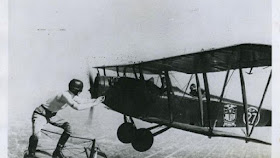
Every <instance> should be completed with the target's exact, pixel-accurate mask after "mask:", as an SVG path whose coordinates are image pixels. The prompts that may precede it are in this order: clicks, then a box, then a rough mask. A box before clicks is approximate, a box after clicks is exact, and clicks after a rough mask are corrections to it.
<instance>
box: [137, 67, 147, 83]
mask: <svg viewBox="0 0 280 158" xmlns="http://www.w3.org/2000/svg"><path fill="white" fill-rule="evenodd" d="M138 69H139V72H140V79H141V80H145V79H144V75H143V70H142V67H141V65H140V64H139V65H138Z"/></svg>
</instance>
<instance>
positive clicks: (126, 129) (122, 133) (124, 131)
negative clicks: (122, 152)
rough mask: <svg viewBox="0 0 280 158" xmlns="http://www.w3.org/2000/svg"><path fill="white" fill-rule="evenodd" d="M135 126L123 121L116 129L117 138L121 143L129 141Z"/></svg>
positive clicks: (132, 136) (131, 138) (132, 137)
mask: <svg viewBox="0 0 280 158" xmlns="http://www.w3.org/2000/svg"><path fill="white" fill-rule="evenodd" d="M135 131H136V127H135V126H134V125H133V124H132V123H128V122H126V123H123V124H121V125H120V127H119V128H118V131H117V136H118V139H119V140H120V141H121V142H122V143H131V142H132V140H133V139H134V136H135Z"/></svg>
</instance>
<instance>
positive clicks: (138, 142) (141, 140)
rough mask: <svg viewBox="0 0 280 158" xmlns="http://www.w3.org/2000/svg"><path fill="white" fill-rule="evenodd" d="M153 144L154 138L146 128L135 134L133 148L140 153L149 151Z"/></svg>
mask: <svg viewBox="0 0 280 158" xmlns="http://www.w3.org/2000/svg"><path fill="white" fill-rule="evenodd" d="M153 143H154V136H153V134H152V132H151V131H150V130H148V129H146V128H140V129H138V130H137V131H136V133H135V139H134V140H133V141H132V147H133V148H134V149H135V150H137V151H139V152H144V151H147V150H149V149H150V148H151V147H152V145H153Z"/></svg>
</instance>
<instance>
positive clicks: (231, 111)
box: [223, 104, 237, 127]
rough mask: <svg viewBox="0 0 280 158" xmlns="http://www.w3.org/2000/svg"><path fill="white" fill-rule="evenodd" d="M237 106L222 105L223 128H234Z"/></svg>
mask: <svg viewBox="0 0 280 158" xmlns="http://www.w3.org/2000/svg"><path fill="white" fill-rule="evenodd" d="M236 116H237V106H236V105H232V104H226V105H224V124H223V127H236Z"/></svg>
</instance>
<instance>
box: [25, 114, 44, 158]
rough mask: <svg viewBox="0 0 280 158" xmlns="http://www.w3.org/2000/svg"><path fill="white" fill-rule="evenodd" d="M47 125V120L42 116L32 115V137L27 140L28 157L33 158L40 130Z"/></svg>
mask: <svg viewBox="0 0 280 158" xmlns="http://www.w3.org/2000/svg"><path fill="white" fill-rule="evenodd" d="M45 124H47V120H46V118H45V117H44V116H42V115H39V114H37V113H33V115H32V135H31V136H30V138H29V145H28V156H33V157H34V156H35V151H36V148H37V144H38V140H39V137H40V135H41V129H42V128H43V127H44V125H45Z"/></svg>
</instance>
